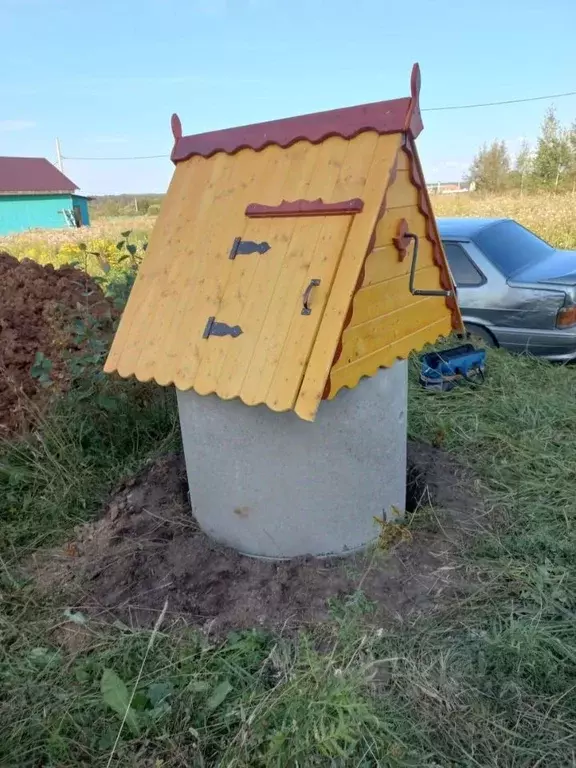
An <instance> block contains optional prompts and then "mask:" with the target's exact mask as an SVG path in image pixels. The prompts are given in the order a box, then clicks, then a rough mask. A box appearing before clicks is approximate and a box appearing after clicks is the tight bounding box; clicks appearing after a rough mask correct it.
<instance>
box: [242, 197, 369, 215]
mask: <svg viewBox="0 0 576 768" xmlns="http://www.w3.org/2000/svg"><path fill="white" fill-rule="evenodd" d="M363 209H364V201H363V200H361V199H360V198H359V197H353V198H352V199H351V200H340V201H339V202H337V203H325V202H324V201H323V200H322V198H321V197H318V198H317V199H316V200H303V199H300V200H294V201H293V202H288V200H282V202H281V203H280V205H262V204H261V203H250V204H249V205H247V206H246V216H248V217H249V218H251V219H271V218H276V217H282V216H342V215H346V214H348V215H350V214H352V215H353V214H355V213H361V212H362V210H363Z"/></svg>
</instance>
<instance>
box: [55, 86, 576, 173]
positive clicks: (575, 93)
mask: <svg viewBox="0 0 576 768" xmlns="http://www.w3.org/2000/svg"><path fill="white" fill-rule="evenodd" d="M567 96H576V91H566V93H552V94H548V95H547V96H530V97H528V98H525V99H506V100H505V101H485V102H482V103H479V104H454V105H450V106H447V107H424V108H422V109H421V112H448V111H450V110H455V109H480V108H482V107H500V106H503V105H507V104H526V103H527V102H530V101H546V100H547V99H563V98H566V97H567ZM166 157H170V155H136V156H134V157H68V155H62V159H63V160H159V159H160V158H166Z"/></svg>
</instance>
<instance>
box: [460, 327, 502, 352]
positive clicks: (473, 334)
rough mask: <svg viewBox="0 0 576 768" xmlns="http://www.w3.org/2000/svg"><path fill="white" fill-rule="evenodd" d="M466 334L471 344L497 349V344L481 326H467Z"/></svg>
mask: <svg viewBox="0 0 576 768" xmlns="http://www.w3.org/2000/svg"><path fill="white" fill-rule="evenodd" d="M466 333H467V334H468V338H469V339H470V341H471V342H472V344H479V345H481V346H483V347H497V346H498V342H497V341H496V339H495V338H494V336H492V334H491V333H490V331H488V330H487V329H486V328H483V327H482V326H481V325H467V326H466Z"/></svg>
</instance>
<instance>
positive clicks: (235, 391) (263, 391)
mask: <svg viewBox="0 0 576 768" xmlns="http://www.w3.org/2000/svg"><path fill="white" fill-rule="evenodd" d="M400 142H401V136H400V134H395V135H384V136H380V135H378V134H376V133H374V132H366V133H362V134H360V135H359V136H357V137H356V138H354V139H353V140H351V141H348V140H345V139H343V138H340V137H333V138H329V139H327V140H326V141H324V142H323V143H321V144H316V145H315V144H310V143H309V142H307V141H300V142H298V143H296V144H294V145H293V146H291V147H290V148H288V149H282V148H281V147H279V146H275V145H274V146H270V147H268V148H266V149H264V150H262V151H259V152H255V151H254V150H252V149H245V150H242V151H240V152H239V153H237V154H235V155H229V154H225V153H218V154H216V155H214V156H212V157H210V158H208V159H205V158H204V157H200V156H196V157H193V158H191V159H190V160H187V161H186V162H184V163H180V164H178V165H177V166H176V171H175V173H174V178H173V180H172V183H171V184H170V188H169V190H168V194H167V196H166V199H165V200H164V202H163V205H162V211H161V214H160V216H159V218H158V221H157V224H156V226H155V228H154V231H153V233H152V236H151V240H150V244H149V247H148V252H147V255H146V258H145V260H144V262H143V264H142V266H141V268H140V272H139V274H138V277H137V280H136V283H135V285H134V288H133V290H132V293H131V296H130V299H129V301H128V305H127V307H126V309H125V312H124V315H123V317H122V321H121V323H120V327H119V329H118V332H117V334H116V338H115V339H114V343H113V345H112V349H111V351H110V355H109V357H108V360H107V362H106V366H105V370H106V371H107V372H111V371H118V373H119V374H120V375H121V376H130V375H134V376H136V377H137V378H138V379H139V380H141V381H147V380H150V379H155V380H156V381H157V382H158V383H159V384H162V385H167V384H175V385H176V387H178V388H179V389H182V390H186V389H191V388H193V389H194V390H195V391H196V392H198V393H200V394H203V395H205V394H208V393H211V392H215V393H216V394H217V395H219V396H220V397H221V398H224V399H228V398H233V397H240V398H241V399H242V400H243V401H244V402H245V403H246V404H248V405H255V404H257V403H266V404H267V405H268V406H269V407H270V408H272V409H274V410H277V411H284V410H289V409H292V408H294V406H295V402H296V399H297V397H298V394H299V391H300V386H301V383H302V379H303V377H304V373H305V372H306V371H308V378H311V376H312V375H313V374H314V371H315V367H316V366H318V372H317V374H316V376H315V379H316V381H317V382H318V383H317V387H318V388H319V390H320V391H316V392H310V395H312V397H313V399H314V400H315V401H316V406H315V407H314V411H315V410H316V408H317V405H318V403H319V402H320V399H321V396H322V388H323V387H324V382H325V378H326V377H325V374H327V372H328V370H329V368H330V362H331V359H332V356H333V351H334V349H335V348H336V345H337V343H338V339H339V337H340V334H341V330H342V324H343V321H344V316H345V315H346V313H347V311H348V308H349V305H350V300H351V297H352V295H353V292H354V288H355V285H356V281H357V277H358V272H359V269H360V265H361V262H362V261H363V259H364V257H365V255H366V251H367V249H368V244H369V241H370V237H371V235H372V232H373V230H374V227H375V224H376V220H377V217H378V214H379V210H380V206H381V204H382V200H383V196H384V193H385V190H386V185H387V179H388V177H389V175H390V173H391V170H392V168H393V166H394V161H395V158H396V155H397V153H398V150H399V147H400ZM301 198H305V199H307V200H315V199H316V198H322V199H323V201H324V202H338V201H341V200H348V199H351V198H360V199H361V200H363V203H364V207H363V210H362V213H361V214H356V215H350V216H347V215H343V216H314V217H303V218H299V217H293V218H264V219H250V218H247V217H246V215H245V209H246V207H247V205H249V204H250V203H254V202H259V203H262V204H278V203H280V202H281V201H282V200H284V199H285V200H288V201H293V200H298V199H301ZM237 237H241V238H243V239H244V240H250V241H254V242H256V243H260V242H267V243H268V244H269V245H270V249H269V250H267V251H266V252H264V253H253V254H248V255H243V254H239V255H237V256H236V258H235V259H230V258H229V253H230V250H231V247H232V245H233V243H234V240H235V238H237ZM311 280H320V285H319V286H317V287H314V288H313V289H312V290H311V292H310V310H311V311H310V314H309V315H305V314H302V306H303V303H302V296H303V293H304V291H305V290H306V288H307V287H308V285H309V284H310V281H311ZM210 317H214V318H215V319H216V322H223V323H227V324H228V325H230V326H236V325H238V326H240V328H241V329H242V333H241V335H239V336H236V337H233V336H230V335H228V336H222V337H218V336H212V335H211V336H209V337H208V338H203V334H204V331H205V329H206V325H207V321H208V319H209V318H210ZM320 329H321V330H322V334H321V337H322V348H321V349H318V350H316V354H314V355H313V354H312V353H313V348H314V346H315V341H316V339H317V336H318V333H319V330H320ZM330 349H331V350H332V351H331V353H330V351H329V350H330ZM326 365H327V368H326ZM322 379H324V381H322Z"/></svg>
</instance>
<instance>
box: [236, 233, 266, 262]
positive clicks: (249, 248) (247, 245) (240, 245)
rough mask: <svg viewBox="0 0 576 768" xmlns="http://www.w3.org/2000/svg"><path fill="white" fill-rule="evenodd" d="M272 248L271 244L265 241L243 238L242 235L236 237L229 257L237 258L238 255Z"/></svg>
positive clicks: (264, 251)
mask: <svg viewBox="0 0 576 768" xmlns="http://www.w3.org/2000/svg"><path fill="white" fill-rule="evenodd" d="M269 250H270V244H269V243H266V242H263V243H255V242H254V241H253V240H242V238H241V237H237V238H235V240H234V242H233V243H232V248H231V249H230V253H229V254H228V258H229V259H235V258H236V256H242V255H246V254H249V253H260V254H262V253H266V251H269Z"/></svg>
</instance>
